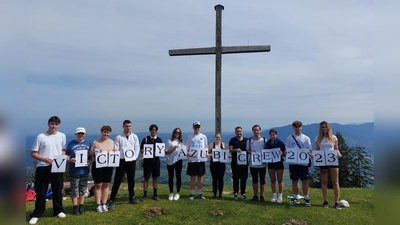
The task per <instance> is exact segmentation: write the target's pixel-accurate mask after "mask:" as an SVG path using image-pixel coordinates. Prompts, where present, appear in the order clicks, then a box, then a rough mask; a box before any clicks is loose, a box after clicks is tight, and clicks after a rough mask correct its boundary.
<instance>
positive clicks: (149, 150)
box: [143, 144, 154, 159]
mask: <svg viewBox="0 0 400 225" xmlns="http://www.w3.org/2000/svg"><path fill="white" fill-rule="evenodd" d="M143 150H144V152H143V158H144V159H152V158H154V157H153V153H154V149H153V144H144V145H143Z"/></svg>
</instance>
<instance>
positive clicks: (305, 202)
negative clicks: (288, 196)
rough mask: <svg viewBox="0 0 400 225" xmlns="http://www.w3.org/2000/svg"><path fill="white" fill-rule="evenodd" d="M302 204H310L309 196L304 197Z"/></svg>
mask: <svg viewBox="0 0 400 225" xmlns="http://www.w3.org/2000/svg"><path fill="white" fill-rule="evenodd" d="M304 205H305V206H307V207H309V206H311V203H310V198H304Z"/></svg>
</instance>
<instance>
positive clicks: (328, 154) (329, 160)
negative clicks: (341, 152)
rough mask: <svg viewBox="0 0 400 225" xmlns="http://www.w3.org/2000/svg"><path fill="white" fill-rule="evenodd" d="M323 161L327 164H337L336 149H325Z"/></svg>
mask: <svg viewBox="0 0 400 225" xmlns="http://www.w3.org/2000/svg"><path fill="white" fill-rule="evenodd" d="M325 162H326V165H327V166H338V165H339V159H338V157H337V151H336V150H325Z"/></svg>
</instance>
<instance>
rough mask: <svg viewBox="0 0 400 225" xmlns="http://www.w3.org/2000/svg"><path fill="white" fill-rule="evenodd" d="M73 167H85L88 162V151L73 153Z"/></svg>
mask: <svg viewBox="0 0 400 225" xmlns="http://www.w3.org/2000/svg"><path fill="white" fill-rule="evenodd" d="M75 160H76V161H75V167H85V166H86V164H87V161H88V150H77V151H75Z"/></svg>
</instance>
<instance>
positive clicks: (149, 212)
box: [144, 207, 167, 219]
mask: <svg viewBox="0 0 400 225" xmlns="http://www.w3.org/2000/svg"><path fill="white" fill-rule="evenodd" d="M161 214H167V212H166V211H165V209H164V208H161V207H151V208H150V209H148V210H147V211H146V212H144V216H145V217H147V218H149V219H150V218H153V217H155V216H157V215H161Z"/></svg>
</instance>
